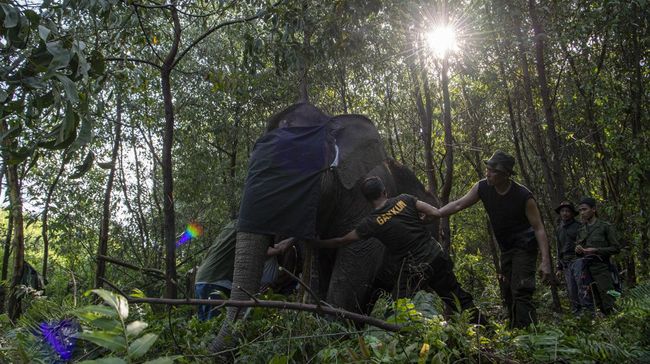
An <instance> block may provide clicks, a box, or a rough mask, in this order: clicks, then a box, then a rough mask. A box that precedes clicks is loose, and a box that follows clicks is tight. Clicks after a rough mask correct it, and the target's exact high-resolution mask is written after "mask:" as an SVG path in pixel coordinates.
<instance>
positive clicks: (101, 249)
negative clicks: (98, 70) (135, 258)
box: [95, 94, 122, 288]
mask: <svg viewBox="0 0 650 364" xmlns="http://www.w3.org/2000/svg"><path fill="white" fill-rule="evenodd" d="M116 117H117V120H116V122H115V139H114V140H113V150H112V151H111V170H110V172H109V173H108V181H106V190H105V191H104V205H103V210H102V222H101V225H100V228H99V244H98V246H97V269H96V271H95V288H102V286H103V285H104V279H105V277H106V261H105V260H104V259H101V258H100V256H106V255H108V230H109V228H110V221H111V193H112V191H113V180H114V179H115V170H116V168H117V157H118V153H119V151H120V142H121V139H122V96H121V95H120V94H118V95H117V106H116Z"/></svg>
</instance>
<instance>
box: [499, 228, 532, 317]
mask: <svg viewBox="0 0 650 364" xmlns="http://www.w3.org/2000/svg"><path fill="white" fill-rule="evenodd" d="M513 245H514V247H512V248H510V249H508V250H506V251H502V252H501V273H502V274H503V279H504V283H505V291H506V297H505V303H506V307H507V309H508V314H509V316H510V326H511V327H516V328H522V327H526V326H528V325H530V324H531V323H536V322H537V312H536V311H535V306H534V305H533V293H534V292H535V265H536V263H537V249H538V248H537V241H536V240H534V239H533V240H532V241H529V242H528V243H523V242H517V244H513Z"/></svg>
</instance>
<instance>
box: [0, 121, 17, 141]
mask: <svg viewBox="0 0 650 364" xmlns="http://www.w3.org/2000/svg"><path fill="white" fill-rule="evenodd" d="M22 130H23V124H17V125H14V126H13V127H12V128H11V129H9V130H7V131H6V132H5V133H4V134H2V135H0V143H2V141H4V140H5V138H9V139H13V138H15V137H17V136H18V135H20V132H21V131H22Z"/></svg>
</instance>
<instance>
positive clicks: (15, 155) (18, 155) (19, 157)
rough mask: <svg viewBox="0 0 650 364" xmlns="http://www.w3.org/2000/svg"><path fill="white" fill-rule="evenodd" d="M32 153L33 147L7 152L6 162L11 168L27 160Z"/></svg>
mask: <svg viewBox="0 0 650 364" xmlns="http://www.w3.org/2000/svg"><path fill="white" fill-rule="evenodd" d="M32 153H34V147H31V148H30V147H20V148H18V149H17V150H7V155H8V158H7V159H6V162H7V163H8V164H9V165H12V166H13V165H15V164H18V163H20V162H22V161H24V160H25V159H27V158H29V156H30V155H32Z"/></svg>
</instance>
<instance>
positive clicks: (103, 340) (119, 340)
mask: <svg viewBox="0 0 650 364" xmlns="http://www.w3.org/2000/svg"><path fill="white" fill-rule="evenodd" d="M78 338H80V339H82V340H86V341H90V342H92V343H93V344H96V345H99V346H101V347H103V348H106V349H108V350H111V351H123V350H124V349H126V341H125V340H124V336H122V335H121V334H112V333H108V332H105V331H84V332H82V333H80V334H79V336H78Z"/></svg>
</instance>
